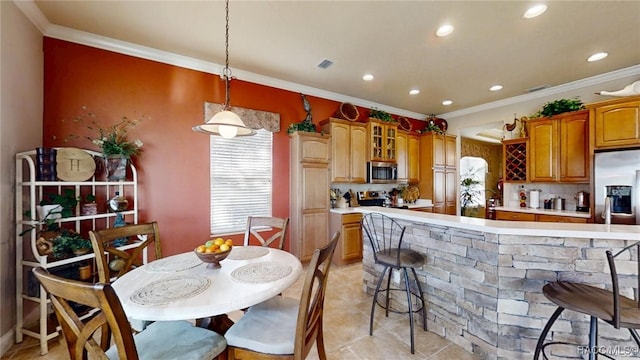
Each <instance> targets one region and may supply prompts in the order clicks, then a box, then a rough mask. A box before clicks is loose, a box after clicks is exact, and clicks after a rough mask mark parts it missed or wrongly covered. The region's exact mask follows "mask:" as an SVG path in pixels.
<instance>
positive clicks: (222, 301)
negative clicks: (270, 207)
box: [112, 246, 302, 321]
mask: <svg viewBox="0 0 640 360" xmlns="http://www.w3.org/2000/svg"><path fill="white" fill-rule="evenodd" d="M220 264H221V265H222V267H221V268H219V269H212V268H211V267H210V266H209V265H208V264H206V263H203V262H201V261H200V259H198V257H197V256H196V255H195V253H194V252H188V253H182V254H178V255H173V256H169V257H166V258H162V259H159V260H155V261H152V262H150V263H148V264H145V265H143V266H140V267H138V268H136V269H133V270H131V271H129V272H128V273H126V274H124V275H123V276H121V277H119V278H118V279H117V280H116V281H114V282H113V284H112V286H113V288H114V290H115V292H116V294H117V295H118V298H119V299H120V302H121V303H122V307H123V309H124V311H125V313H126V315H127V317H129V318H132V319H137V320H150V321H170V320H189V319H200V318H206V317H211V316H215V315H221V314H226V313H229V312H231V311H234V310H240V309H244V308H247V307H250V306H252V305H255V304H258V303H260V302H262V301H265V300H267V299H270V298H272V297H274V296H276V295H278V294H280V293H282V292H283V291H284V290H286V289H287V288H289V287H290V286H291V285H293V283H295V282H296V280H298V278H299V276H300V274H301V273H302V264H301V263H300V261H299V260H298V259H297V258H296V257H295V256H293V255H291V254H290V253H288V252H286V251H282V250H278V249H273V248H267V247H259V246H237V247H233V248H232V250H231V253H230V254H229V256H228V257H227V258H226V259H224V260H222V261H221V262H220Z"/></svg>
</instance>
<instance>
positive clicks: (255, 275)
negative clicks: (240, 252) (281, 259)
mask: <svg viewBox="0 0 640 360" xmlns="http://www.w3.org/2000/svg"><path fill="white" fill-rule="evenodd" d="M290 273H291V266H289V265H282V264H278V263H275V262H270V261H264V262H257V263H251V264H247V265H244V266H241V267H239V268H237V269H235V270H233V272H231V278H232V279H233V280H236V281H239V282H244V283H249V284H262V283H267V282H271V281H276V280H280V279H282V278H284V277H286V276H287V275H289V274H290Z"/></svg>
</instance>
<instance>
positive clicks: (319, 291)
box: [293, 231, 340, 359]
mask: <svg viewBox="0 0 640 360" xmlns="http://www.w3.org/2000/svg"><path fill="white" fill-rule="evenodd" d="M339 238H340V232H339V231H337V232H336V233H334V234H333V236H332V237H331V241H330V242H329V243H328V244H327V245H326V246H324V247H323V248H321V249H316V250H314V252H313V255H312V256H311V261H310V262H309V268H308V270H307V274H306V276H305V279H304V285H303V288H302V297H301V298H300V308H299V310H298V321H297V324H296V338H295V346H294V351H293V353H294V359H305V358H306V357H307V355H308V354H309V351H310V350H311V348H312V347H313V344H314V343H315V342H316V339H317V338H318V334H319V333H321V332H322V314H323V312H324V298H325V293H326V290H327V277H328V276H329V269H330V267H331V262H332V261H331V259H332V258H333V253H334V251H335V249H336V245H337V244H338V239H339ZM320 336H322V335H320ZM320 347H322V349H320ZM318 351H319V352H323V353H324V344H320V343H318Z"/></svg>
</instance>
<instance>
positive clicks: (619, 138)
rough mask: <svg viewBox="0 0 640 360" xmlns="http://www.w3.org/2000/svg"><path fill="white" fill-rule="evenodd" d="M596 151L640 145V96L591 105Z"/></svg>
mask: <svg viewBox="0 0 640 360" xmlns="http://www.w3.org/2000/svg"><path fill="white" fill-rule="evenodd" d="M589 109H590V115H589V117H590V121H591V127H592V129H593V131H592V137H593V139H594V140H593V141H594V147H595V149H597V150H599V149H621V148H628V147H637V146H639V145H640V96H634V97H628V98H622V99H616V100H611V101H604V102H599V103H595V104H590V105H589Z"/></svg>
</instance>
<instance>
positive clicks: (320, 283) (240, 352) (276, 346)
mask: <svg viewBox="0 0 640 360" xmlns="http://www.w3.org/2000/svg"><path fill="white" fill-rule="evenodd" d="M339 238H340V232H336V233H335V234H333V236H332V238H331V241H330V242H329V244H327V245H326V246H325V247H323V248H321V249H316V250H315V251H314V252H313V256H312V257H311V262H310V263H309V268H308V270H307V274H306V276H305V280H304V285H303V289H302V296H301V298H300V299H294V298H289V297H284V296H276V297H273V298H271V299H269V300H267V301H265V302H262V303H260V304H258V305H255V306H252V307H250V308H249V310H247V312H246V313H245V314H244V316H242V317H241V318H240V320H238V322H236V323H235V324H234V325H233V326H232V327H231V328H230V329H229V331H227V333H226V334H225V337H226V339H227V344H228V347H227V349H228V353H227V356H228V359H229V360H234V359H274V358H284V359H296V360H301V359H304V358H306V357H307V354H309V351H310V350H311V347H312V346H313V344H314V343H316V346H317V349H318V355H319V357H320V359H326V357H327V356H326V353H325V349H324V338H323V333H322V332H323V326H322V316H323V313H324V298H325V293H326V289H327V277H328V275H329V268H330V267H331V258H332V257H333V253H334V251H335V249H336V244H337V243H338V239H339Z"/></svg>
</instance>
